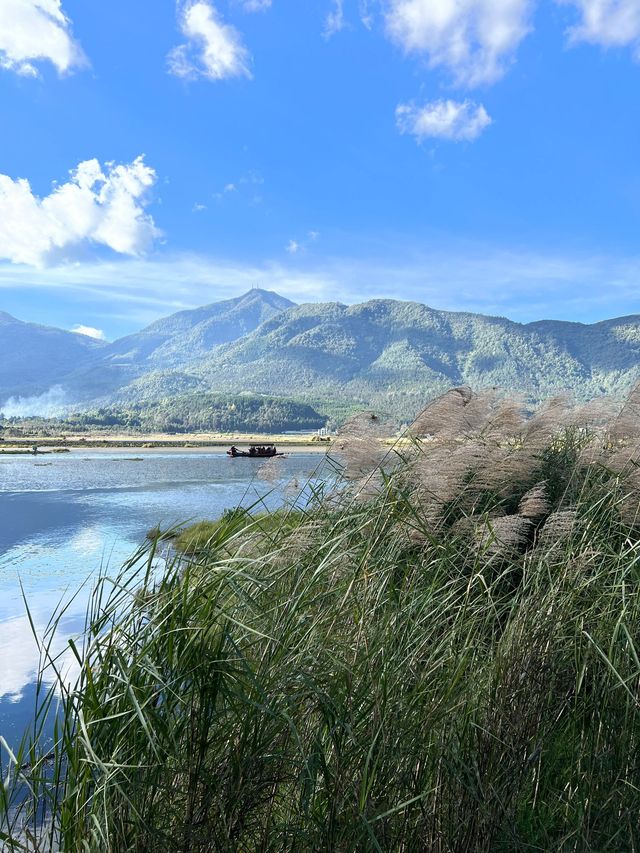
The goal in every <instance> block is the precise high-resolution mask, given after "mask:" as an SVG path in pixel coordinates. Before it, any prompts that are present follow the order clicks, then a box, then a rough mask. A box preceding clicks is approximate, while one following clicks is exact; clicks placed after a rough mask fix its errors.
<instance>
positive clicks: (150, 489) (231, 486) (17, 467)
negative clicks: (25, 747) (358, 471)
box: [0, 451, 321, 743]
mask: <svg viewBox="0 0 640 853" xmlns="http://www.w3.org/2000/svg"><path fill="white" fill-rule="evenodd" d="M320 462H321V457H319V456H317V455H314V454H299V455H297V456H292V457H290V458H288V459H283V460H282V466H281V470H280V473H279V476H278V477H276V478H270V481H269V482H264V481H262V480H260V478H259V477H256V476H255V475H256V473H257V467H258V466H256V465H255V462H254V461H253V460H252V461H250V462H249V463H248V462H247V461H246V460H231V459H227V458H226V456H225V455H224V454H222V453H184V454H182V453H166V454H162V453H154V454H148V455H145V456H144V457H143V458H142V459H140V458H137V459H135V460H134V458H133V457H132V455H131V452H130V451H129V452H124V453H122V452H121V453H117V452H113V453H96V452H87V453H81V454H77V455H75V454H65V455H61V456H52V457H50V459H49V458H48V459H47V460H46V462H43V461H42V460H38V461H34V458H33V457H10V458H8V459H3V460H0V734H2V735H4V736H5V737H7V740H8V741H9V742H10V743H11V742H14V743H15V739H16V738H17V737H19V735H21V733H22V729H23V728H24V726H25V725H26V724H27V723H28V721H29V719H30V717H31V715H32V713H33V683H34V681H35V678H36V675H37V673H38V670H39V666H40V652H39V650H38V644H37V643H36V640H35V639H34V636H33V631H32V627H31V624H30V621H29V619H28V617H27V616H26V614H25V604H24V600H23V594H24V597H25V598H26V600H27V601H28V604H29V611H30V614H31V618H32V620H33V624H34V627H35V630H36V633H37V635H38V636H39V637H42V636H44V635H45V633H46V631H47V626H48V625H49V623H50V619H51V615H52V613H53V612H54V611H55V610H56V608H57V607H58V605H59V604H60V602H61V600H65V601H66V606H67V609H66V610H65V612H64V617H63V619H62V620H61V623H60V626H59V630H58V634H57V636H56V638H55V641H54V645H53V647H52V652H53V653H54V654H56V655H57V654H61V655H63V658H62V659H61V660H63V661H64V665H65V666H67V667H69V666H71V665H72V662H73V657H72V655H71V654H70V652H69V650H68V645H67V639H68V638H69V637H72V636H74V635H77V634H78V633H80V631H81V629H82V626H83V624H84V618H85V613H86V607H87V603H88V600H89V596H90V594H91V589H92V583H91V578H92V577H95V576H96V574H97V573H98V572H99V571H101V572H102V573H113V574H115V572H116V571H117V570H118V569H119V568H120V566H121V565H122V564H123V563H124V562H125V561H126V560H127V559H128V558H129V557H130V556H131V555H132V554H133V553H134V552H135V551H136V549H137V548H138V547H139V545H140V544H141V542H142V541H143V540H144V537H145V534H146V531H147V530H149V529H150V528H152V527H155V526H156V525H157V524H160V525H161V526H167V527H168V526H171V525H173V524H175V523H178V522H185V521H187V520H189V519H195V518H217V517H219V516H220V515H221V514H222V512H223V511H224V510H225V509H226V508H228V507H233V506H238V505H240V504H242V505H244V506H251V505H253V504H255V503H256V502H262V503H263V504H264V505H265V506H269V507H275V506H278V505H280V504H281V503H282V502H283V501H284V500H285V495H286V496H287V497H286V499H287V500H291V494H288V490H289V487H290V485H291V483H292V482H294V481H297V482H298V483H299V484H301V485H302V486H303V485H304V483H305V482H307V481H308V479H309V477H310V476H312V475H313V474H314V471H315V469H316V468H317V466H318V464H319V463H320ZM248 465H249V466H250V467H248ZM297 493H298V494H299V490H298V492H297ZM21 585H22V587H21ZM47 679H48V680H49V683H52V682H53V680H54V679H53V673H52V672H51V671H50V672H49V673H48V674H47V673H45V683H46V681H47Z"/></svg>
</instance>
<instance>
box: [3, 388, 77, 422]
mask: <svg viewBox="0 0 640 853" xmlns="http://www.w3.org/2000/svg"><path fill="white" fill-rule="evenodd" d="M68 402H69V401H68V396H67V392H66V391H65V390H64V388H63V387H62V385H53V386H52V387H51V388H49V390H48V391H45V392H44V394H38V395H36V396H33V397H9V399H8V400H7V401H6V402H5V403H3V404H2V405H0V413H1V414H2V415H4V417H5V418H29V417H41V418H54V417H57V416H58V415H62V414H64V411H65V408H66V406H67V405H68Z"/></svg>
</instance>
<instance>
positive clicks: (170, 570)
mask: <svg viewBox="0 0 640 853" xmlns="http://www.w3.org/2000/svg"><path fill="white" fill-rule="evenodd" d="M631 403H633V400H632V401H631ZM628 406H629V404H628V405H627V410H626V413H625V412H624V411H623V412H622V414H621V415H620V416H619V417H616V418H614V419H613V420H608V419H606V418H603V417H602V413H601V412H596V413H594V412H593V411H588V412H584V411H582V412H576V411H575V410H571V409H570V408H569V407H567V406H565V405H564V404H563V403H561V402H560V401H554V402H552V403H551V404H549V405H548V406H547V407H546V408H545V409H543V410H542V411H540V412H539V413H537V414H536V415H535V416H534V417H531V418H524V416H522V414H521V413H520V412H519V410H518V407H517V406H514V405H513V404H512V403H508V402H507V403H501V402H500V401H498V400H493V399H490V398H486V397H480V396H476V395H473V394H471V393H470V392H468V391H466V390H462V391H461V390H458V391H455V392H452V393H450V394H449V395H445V397H444V398H441V399H440V400H439V401H436V403H435V404H434V406H433V407H432V408H431V411H429V410H427V411H426V412H425V413H424V414H423V416H422V417H421V419H419V420H418V421H417V422H416V424H414V426H413V428H412V429H411V430H410V434H409V436H408V437H407V438H406V439H405V440H404V441H402V442H400V443H399V444H398V445H397V446H396V447H395V448H393V449H391V450H389V449H386V450H384V449H382V450H380V451H378V446H377V445H376V444H375V443H374V442H373V439H372V437H371V435H369V434H368V433H367V429H366V428H365V426H366V418H364V419H362V418H361V419H360V420H359V421H358V422H357V423H355V424H354V423H352V424H351V425H349V426H348V428H347V429H346V431H345V435H344V436H343V438H342V444H341V452H342V453H343V454H344V460H343V461H344V464H345V466H346V476H347V478H349V477H351V479H350V480H348V482H349V485H348V486H347V487H344V488H342V489H339V490H337V491H332V493H331V494H330V495H327V496H326V497H324V498H322V496H318V500H317V501H316V502H315V505H314V507H313V508H312V509H310V510H309V511H308V512H306V513H300V512H298V513H296V514H292V515H291V517H290V518H289V519H288V521H287V522H286V523H283V524H278V525H273V524H270V523H267V522H265V519H264V517H256V518H253V519H251V518H246V519H245V521H246V523H245V524H243V525H238V516H237V515H233V514H230V515H229V516H228V518H227V521H225V520H223V521H222V522H220V523H219V524H217V525H216V526H215V528H214V529H213V530H212V535H211V537H210V539H209V540H207V541H204V542H203V541H202V537H200V538H199V539H198V548H197V549H195V551H194V554H193V556H191V557H182V558H177V557H176V558H174V559H172V560H169V562H168V564H167V566H166V570H165V571H164V572H163V574H162V575H161V576H157V574H155V573H154V572H153V570H152V566H153V562H154V556H155V547H156V545H155V544H154V543H151V544H149V546H148V549H146V550H141V551H140V552H139V553H138V554H137V555H136V556H135V557H134V558H133V559H132V561H131V563H130V564H129V565H128V566H127V567H125V570H123V573H122V575H121V576H120V577H118V578H115V579H113V580H107V579H103V580H102V581H101V582H100V584H99V585H98V587H97V589H96V592H95V595H94V597H93V600H92V605H91V609H90V612H89V614H88V619H87V629H86V632H85V635H84V639H83V643H82V644H81V645H79V646H77V647H76V646H74V652H75V654H76V655H77V661H78V666H79V668H80V676H79V680H78V683H77V685H76V686H75V687H74V689H73V690H71V689H70V688H69V687H67V686H65V679H64V677H63V676H62V674H61V676H60V683H59V685H58V692H59V693H60V694H61V696H62V712H63V713H61V714H59V715H58V718H57V720H58V722H57V727H56V733H55V738H54V740H55V751H54V755H53V759H52V761H53V766H52V767H51V766H49V764H50V762H51V759H50V760H49V763H47V762H46V761H44V760H43V759H39V757H38V753H37V734H38V723H37V724H36V729H35V730H34V733H33V737H32V738H31V747H30V749H31V752H30V754H29V756H28V757H27V752H28V749H29V744H28V742H25V746H24V749H23V752H22V754H21V755H19V756H16V757H15V760H14V761H13V762H10V763H12V764H13V769H12V774H11V779H10V780H9V781H8V783H7V784H6V785H5V786H4V788H0V792H2V791H3V792H4V793H3V794H2V796H4V800H2V799H1V798H0V814H2V812H3V810H4V814H5V821H4V826H3V823H2V820H1V819H0V829H4V832H5V834H6V836H7V839H6V841H5V844H6V845H7V847H8V848H9V846H10V845H11V844H14V846H15V849H21V846H22V848H23V849H24V848H26V849H42V850H45V849H49V848H50V847H52V846H53V847H59V848H60V849H62V850H65V851H81V850H87V851H144V853H146V851H149V853H151V851H158V853H159V851H167V850H171V851H238V853H240V851H243V853H244V851H265V853H266V851H274V852H275V851H301V850H327V851H354V850H363V851H369V850H371V851H422V850H425V851H438V853H439V851H442V853H444V851H460V853H462V852H463V851H492V853H493V851H498V853H499V851H513V850H523V851H525V850H526V851H535V850H539V851H549V850H567V851H570V850H575V851H607V850H611V851H627V850H628V851H633V850H636V849H637V848H638V846H639V845H640V830H639V828H638V814H640V781H639V780H640V767H639V766H638V762H639V759H640V707H639V700H640V621H639V617H640V601H639V597H638V583H639V575H638V573H639V565H640V528H639V526H638V520H637V508H638V502H639V494H640V491H639V488H638V486H639V483H640V481H639V480H638V479H637V477H636V472H637V470H638V468H637V464H636V441H637V439H638V438H640V435H636V433H635V432H634V430H637V429H638V427H639V426H640V423H639V422H638V420H637V419H634V418H630V417H629V408H628ZM607 417H608V416H607ZM371 423H372V425H373V428H374V432H375V431H376V430H377V429H378V424H377V422H376V420H372V421H371ZM363 424H364V425H363ZM367 445H368V446H369V449H370V450H371V449H372V448H373V452H374V457H373V458H371V459H370V463H371V464H370V466H369V470H367V466H366V465H365V464H364V461H365V456H366V450H367ZM159 541H161V540H160V538H159V537H156V539H155V543H156V544H157V543H158V542H159ZM46 648H47V647H46V644H45V645H44V646H43V656H44V658H45V659H46V657H47V651H46ZM49 665H55V661H53V662H52V661H49ZM51 696H52V694H51V693H48V694H45V693H43V694H42V696H41V701H40V706H39V716H38V717H37V720H43V719H44V718H45V717H46V715H47V714H49V715H50V714H52V713H53V712H54V707H53V705H49V704H48V703H50V702H51ZM27 761H28V766H25V767H23V769H22V770H20V765H21V764H22V765H26V764H27ZM11 780H14V781H13V782H12V781H11ZM9 815H11V818H12V823H11V826H9V821H8V819H7V816H9ZM27 831H29V832H30V833H31V836H32V837H31V840H29V837H28V834H27ZM9 836H11V837H12V838H13V841H10V840H9Z"/></svg>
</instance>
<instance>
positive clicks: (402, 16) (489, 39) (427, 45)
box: [386, 0, 532, 86]
mask: <svg viewBox="0 0 640 853" xmlns="http://www.w3.org/2000/svg"><path fill="white" fill-rule="evenodd" d="M531 6H532V0H389V4H388V8H387V13H386V24H387V31H388V33H389V35H390V36H391V38H392V39H393V40H394V41H395V42H396V43H397V44H399V45H400V46H401V47H402V49H403V50H404V51H405V52H406V53H416V54H424V55H426V56H427V57H428V61H429V65H430V66H432V67H437V66H443V67H445V68H447V69H449V70H450V71H451V72H452V73H453V74H454V76H455V78H456V80H457V82H458V83H461V84H465V85H469V86H474V85H478V84H481V83H491V82H493V81H495V80H497V79H498V78H499V77H500V76H501V75H502V74H503V73H504V70H505V64H506V63H507V62H508V60H509V59H510V58H511V57H512V55H513V53H514V52H515V50H516V48H517V47H518V45H519V44H520V42H521V41H522V39H523V38H524V37H525V36H526V34H527V33H528V31H529V15H530V11H531Z"/></svg>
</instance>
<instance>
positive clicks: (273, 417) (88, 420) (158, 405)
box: [0, 394, 327, 435]
mask: <svg viewBox="0 0 640 853" xmlns="http://www.w3.org/2000/svg"><path fill="white" fill-rule="evenodd" d="M0 423H1V424H3V425H4V426H6V427H7V433H8V434H13V435H19V434H33V433H38V434H46V433H47V432H49V433H53V434H55V435H59V434H60V432H61V431H63V432H95V431H103V432H118V431H120V432H122V431H125V432H140V433H152V432H172V433H189V432H260V433H278V432H286V431H288V430H292V431H293V430H300V431H302V430H314V429H319V428H320V427H323V426H325V425H326V423H327V416H326V415H321V414H320V413H319V412H317V411H316V410H315V409H314V408H313V407H312V406H309V405H307V404H306V403H299V402H296V401H294V400H287V399H283V398H277V397H266V396H258V395H253V394H243V395H237V394H236V395H231V394H189V395H186V396H182V397H172V398H169V399H167V398H165V399H162V400H160V401H157V402H152V403H138V404H133V405H131V406H128V407H126V408H120V407H117V406H105V407H102V408H99V409H96V410H93V411H87V412H76V413H74V414H70V415H67V416H66V417H64V418H10V419H8V420H5V421H0Z"/></svg>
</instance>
